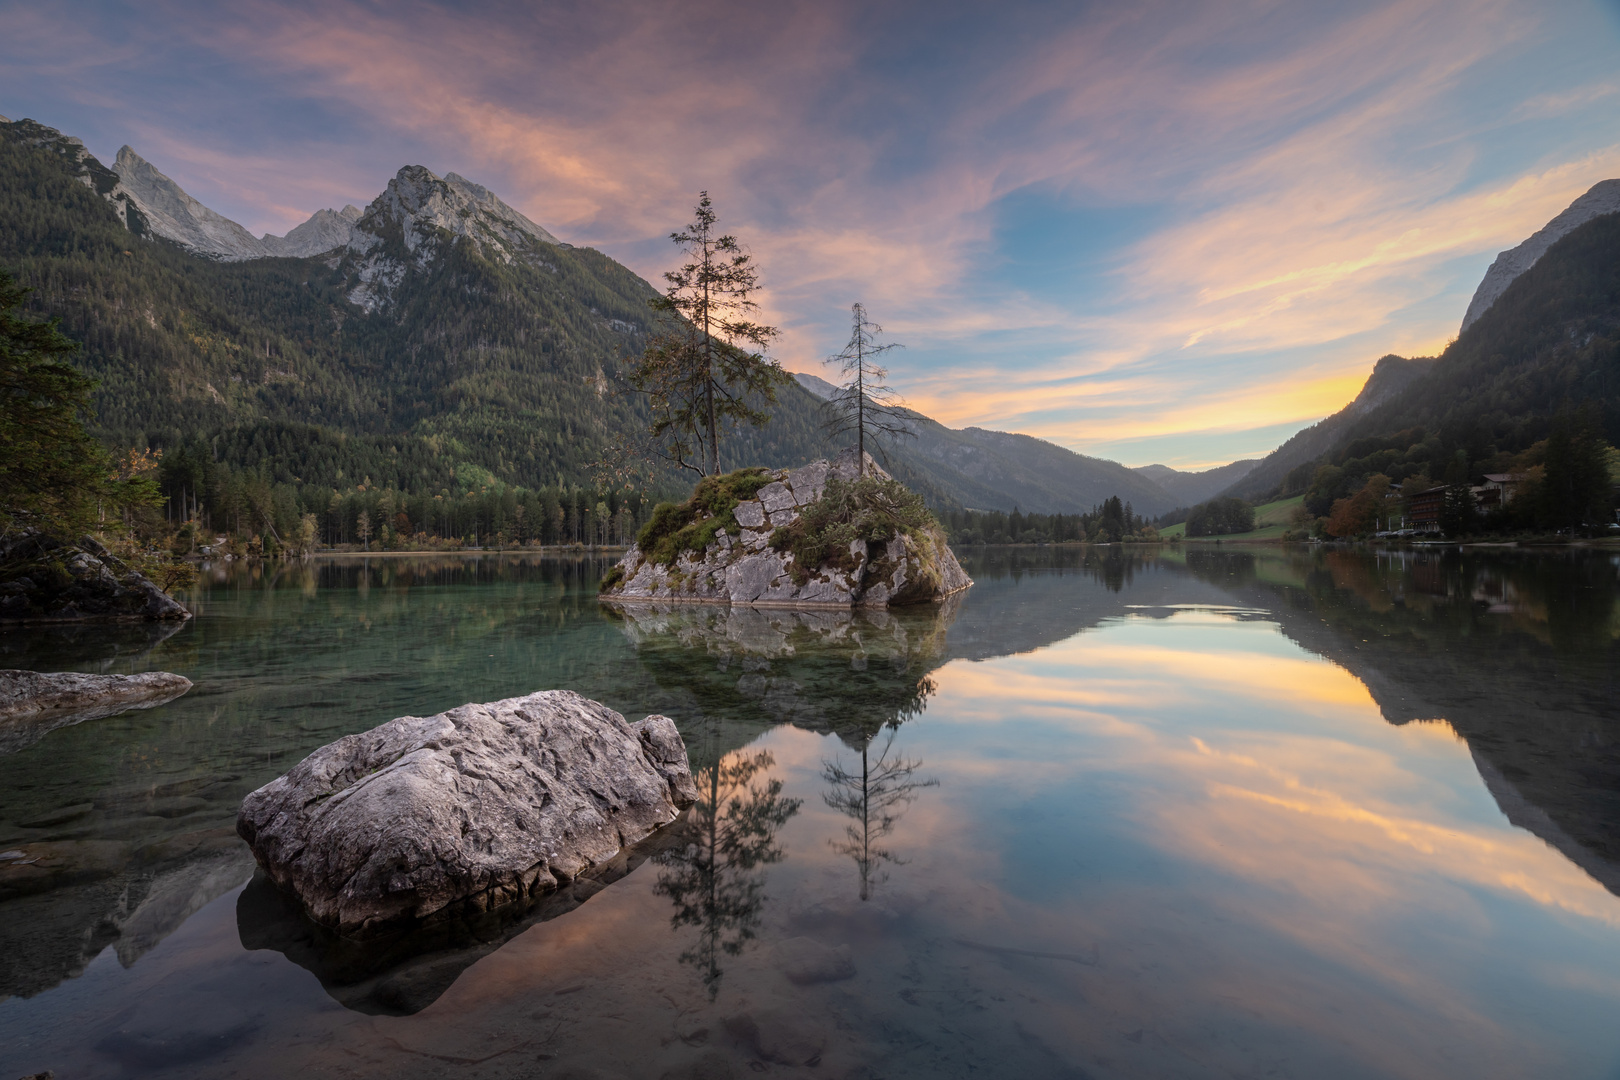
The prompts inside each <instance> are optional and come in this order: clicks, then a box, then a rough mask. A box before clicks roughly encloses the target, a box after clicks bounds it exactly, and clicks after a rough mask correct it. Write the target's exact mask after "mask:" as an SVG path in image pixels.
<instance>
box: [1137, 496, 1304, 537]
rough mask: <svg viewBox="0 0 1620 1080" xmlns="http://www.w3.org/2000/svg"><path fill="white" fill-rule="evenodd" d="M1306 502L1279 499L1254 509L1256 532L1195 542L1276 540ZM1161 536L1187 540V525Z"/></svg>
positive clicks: (1161, 532)
mask: <svg viewBox="0 0 1620 1080" xmlns="http://www.w3.org/2000/svg"><path fill="white" fill-rule="evenodd" d="M1304 501H1305V496H1303V495H1295V496H1294V497H1293V498H1292V499H1278V500H1277V501H1276V502H1269V503H1266V504H1265V505H1263V506H1257V507H1255V508H1254V530H1253V531H1252V532H1246V533H1228V534H1226V535H1224V536H1195V537H1193V539H1194V540H1275V539H1277V538H1278V537H1280V536H1281V535H1282V534H1283V533H1285V532H1287V531H1288V530H1289V529H1290V528H1291V527H1292V526H1291V523H1290V522H1289V517H1290V515H1292V513H1293V511H1294V507H1296V506H1298V505H1299V504H1300V503H1302V502H1304ZM1159 535H1160V536H1162V537H1164V538H1165V539H1166V540H1171V539H1175V540H1185V539H1187V523H1186V522H1185V521H1183V522H1181V523H1179V524H1176V525H1169V526H1166V527H1165V528H1163V529H1160V530H1159Z"/></svg>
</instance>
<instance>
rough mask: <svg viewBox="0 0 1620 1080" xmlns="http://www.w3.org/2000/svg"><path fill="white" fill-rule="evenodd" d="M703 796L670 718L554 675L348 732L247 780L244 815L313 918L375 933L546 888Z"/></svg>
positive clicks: (274, 868)
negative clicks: (268, 775)
mask: <svg viewBox="0 0 1620 1080" xmlns="http://www.w3.org/2000/svg"><path fill="white" fill-rule="evenodd" d="M696 800H697V789H696V788H695V787H694V786H693V784H692V773H691V767H690V765H689V764H688V762H687V758H686V747H685V745H684V744H683V743H682V742H681V737H680V733H679V732H677V731H676V729H675V724H674V722H673V721H672V720H670V719H669V718H668V717H665V716H649V717H647V718H646V719H644V720H641V721H639V722H638V723H634V724H631V723H627V722H626V721H625V719H624V717H623V716H621V715H619V714H618V713H616V712H614V711H613V710H612V709H609V708H607V707H606V706H605V705H602V704H600V703H598V702H595V701H591V700H589V699H587V698H584V697H581V696H580V695H578V694H576V693H573V692H572V691H568V690H547V691H542V692H540V693H536V694H530V695H528V696H527V697H520V698H508V699H506V700H504V701H494V702H490V703H488V704H483V705H463V706H461V707H459V708H455V709H451V710H449V711H448V712H443V713H440V714H438V715H437V716H430V717H418V716H402V717H399V718H398V719H396V720H390V721H389V722H388V723H386V724H383V725H381V726H380V727H376V728H373V729H371V730H370V731H366V732H362V733H360V734H358V735H350V736H347V737H345V738H342V739H339V740H338V741H337V742H335V743H331V744H330V745H328V746H324V747H322V748H321V749H319V750H317V751H315V752H314V753H313V754H311V755H310V756H309V757H307V758H305V759H304V760H303V761H302V762H300V763H299V764H298V765H296V766H294V767H293V769H292V771H290V772H289V773H287V774H286V775H285V776H282V777H280V778H279V779H277V780H274V781H272V782H270V783H269V784H266V785H265V786H264V787H262V788H259V789H258V790H257V791H255V792H253V793H251V794H250V795H248V797H247V798H246V799H244V800H243V802H242V809H241V811H240V813H239V814H238V815H237V820H236V828H237V832H238V833H240V834H241V836H242V838H243V839H244V840H246V841H247V842H248V844H249V846H250V847H252V848H253V853H254V855H255V856H256V857H257V858H258V860H259V864H260V865H261V866H262V867H264V869H265V872H266V873H267V874H268V876H269V877H270V879H271V880H272V881H274V882H275V883H276V884H277V885H279V886H281V887H282V888H284V889H287V890H289V891H290V892H292V893H293V894H294V895H296V896H297V897H298V898H299V900H300V901H301V902H302V903H303V904H304V906H305V908H306V910H307V911H308V913H309V915H310V917H311V918H312V919H314V920H315V921H316V922H318V923H320V924H322V925H324V926H328V927H331V928H333V929H336V930H337V931H338V932H339V933H343V934H351V935H352V934H369V933H373V932H379V931H384V930H390V929H394V928H397V927H398V926H399V925H400V924H402V923H408V922H411V921H413V920H423V919H428V918H433V917H440V916H447V915H449V914H451V913H453V912H452V909H454V912H456V913H465V912H466V911H485V910H489V909H493V908H497V907H501V906H504V905H506V904H509V903H514V902H518V901H524V900H532V899H533V898H534V897H535V896H537V895H539V894H541V893H543V892H545V891H547V890H549V889H552V888H555V887H557V886H558V885H559V884H561V883H563V882H568V881H572V880H573V879H574V878H576V877H579V876H580V875H581V874H582V873H584V872H586V871H588V870H590V869H591V868H593V867H596V866H598V865H600V864H602V863H605V862H607V861H608V860H610V859H612V858H613V857H614V856H615V855H616V854H617V853H618V852H619V851H620V849H621V848H624V847H626V846H628V845H631V844H634V843H636V842H637V841H639V840H641V839H643V838H645V837H646V836H648V835H650V834H651V833H652V832H653V831H654V830H656V829H658V828H659V827H660V826H663V825H667V824H668V823H670V822H671V821H674V820H675V818H676V817H677V816H678V815H679V813H680V811H681V810H683V809H685V808H686V807H687V806H690V805H691V804H692V803H693V802H695V801H696Z"/></svg>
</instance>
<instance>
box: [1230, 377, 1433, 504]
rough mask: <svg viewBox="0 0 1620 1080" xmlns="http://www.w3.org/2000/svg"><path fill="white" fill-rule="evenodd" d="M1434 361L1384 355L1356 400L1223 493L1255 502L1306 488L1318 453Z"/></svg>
mask: <svg viewBox="0 0 1620 1080" xmlns="http://www.w3.org/2000/svg"><path fill="white" fill-rule="evenodd" d="M1433 364H1434V361H1433V360H1432V359H1429V358H1426V357H1420V358H1418V359H1415V360H1408V359H1407V358H1405V357H1402V356H1396V355H1394V354H1393V353H1391V354H1390V355H1388V356H1385V357H1382V358H1381V359H1380V360H1379V361H1378V363H1376V364H1374V365H1373V371H1372V374H1371V375H1369V376H1367V381H1366V382H1365V383H1363V384H1362V387H1361V392H1360V393H1359V394H1357V395H1356V397H1355V400H1353V401H1351V402H1350V404H1348V405H1346V406H1345V407H1344V408H1342V409H1340V410H1339V411H1338V412H1336V413H1334V414H1333V415H1332V416H1330V417H1328V418H1327V419H1325V420H1321V421H1319V422H1317V423H1315V424H1313V425H1311V426H1310V427H1308V428H1306V429H1304V430H1303V431H1300V432H1298V433H1296V434H1295V435H1294V436H1293V437H1292V438H1290V439H1289V440H1288V441H1287V442H1285V443H1283V444H1282V445H1281V446H1279V447H1277V449H1275V450H1273V451H1272V452H1271V453H1269V454H1267V455H1266V456H1265V457H1263V458H1261V459H1260V462H1259V464H1257V465H1255V466H1254V467H1253V468H1251V469H1250V470H1249V471H1248V472H1247V473H1245V474H1244V475H1243V477H1242V478H1241V479H1239V480H1237V481H1236V482H1234V483H1233V484H1232V485H1231V486H1230V487H1228V488H1227V489H1226V490H1225V491H1223V492H1221V494H1223V495H1236V496H1238V497H1239V498H1244V499H1249V500H1251V501H1253V500H1255V499H1259V498H1264V497H1265V496H1266V495H1268V494H1271V493H1272V492H1276V491H1279V490H1281V491H1287V492H1289V493H1292V494H1297V493H1298V492H1299V491H1302V490H1304V487H1305V485H1306V484H1308V483H1309V482H1310V475H1309V474H1310V473H1314V472H1315V471H1316V463H1317V459H1318V458H1320V457H1321V456H1322V455H1324V454H1326V453H1328V452H1329V451H1330V450H1332V449H1333V448H1334V447H1335V446H1337V445H1338V444H1339V443H1340V442H1341V441H1343V439H1344V437H1345V432H1347V431H1349V430H1351V428H1352V427H1353V426H1354V425H1355V422H1356V421H1357V420H1358V419H1360V418H1361V417H1364V416H1367V415H1368V414H1370V413H1371V412H1372V411H1373V410H1375V409H1376V408H1378V407H1379V406H1380V405H1382V404H1384V403H1385V402H1387V401H1390V400H1392V399H1393V398H1395V397H1396V396H1397V395H1399V394H1401V393H1402V392H1403V391H1405V390H1406V388H1407V387H1409V386H1411V385H1412V384H1413V383H1414V382H1416V381H1417V380H1418V378H1419V377H1420V376H1422V375H1423V374H1424V373H1425V372H1427V371H1428V369H1429V368H1430V367H1431V366H1432V365H1433ZM1296 472H1297V474H1298V475H1295V474H1296Z"/></svg>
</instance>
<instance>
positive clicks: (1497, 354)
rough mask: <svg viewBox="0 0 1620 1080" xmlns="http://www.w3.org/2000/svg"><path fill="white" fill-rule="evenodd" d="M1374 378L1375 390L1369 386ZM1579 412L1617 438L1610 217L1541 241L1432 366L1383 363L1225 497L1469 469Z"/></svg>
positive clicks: (1618, 331) (1618, 344)
mask: <svg viewBox="0 0 1620 1080" xmlns="http://www.w3.org/2000/svg"><path fill="white" fill-rule="evenodd" d="M1375 386H1377V387H1379V388H1380V392H1379V393H1377V394H1371V391H1373V390H1374V388H1375ZM1576 413H1580V414H1581V415H1582V416H1583V417H1584V418H1585V419H1586V420H1587V421H1589V422H1591V423H1593V424H1595V425H1596V427H1597V428H1598V431H1597V432H1596V434H1598V435H1600V436H1601V437H1602V438H1604V439H1606V440H1607V441H1608V442H1610V443H1614V442H1617V441H1620V214H1605V215H1602V216H1599V217H1596V218H1593V219H1592V220H1590V221H1588V222H1586V223H1585V224H1584V225H1581V226H1579V227H1577V228H1575V229H1573V230H1571V231H1570V232H1569V233H1568V234H1566V235H1565V236H1564V237H1563V238H1562V239H1560V240H1558V241H1557V242H1556V243H1554V244H1552V245H1551V246H1550V247H1549V248H1548V249H1547V251H1546V252H1545V254H1543V255H1542V256H1541V258H1540V259H1539V260H1537V261H1536V263H1535V265H1533V266H1532V267H1530V268H1529V269H1528V270H1526V271H1524V272H1523V273H1522V274H1520V275H1519V276H1518V277H1517V278H1515V279H1514V280H1513V282H1512V283H1511V284H1510V285H1509V286H1508V287H1507V288H1506V289H1505V290H1504V291H1503V292H1502V294H1501V295H1500V296H1499V297H1498V298H1497V300H1496V302H1495V303H1493V304H1492V305H1491V306H1490V307H1489V308H1488V309H1487V310H1486V311H1485V312H1484V313H1483V314H1481V315H1479V316H1478V318H1476V319H1475V321H1474V322H1473V323H1472V324H1471V325H1469V327H1468V328H1467V329H1466V330H1464V331H1463V332H1462V334H1461V335H1459V336H1458V338H1457V339H1456V340H1455V341H1453V342H1452V343H1451V344H1450V345H1449V346H1448V347H1447V348H1446V350H1445V352H1444V353H1442V354H1441V355H1440V357H1439V358H1438V359H1436V360H1432V361H1431V360H1421V361H1410V360H1402V359H1400V358H1399V357H1385V358H1384V359H1383V360H1381V361H1379V366H1378V368H1377V369H1376V370H1375V371H1374V373H1373V377H1372V378H1371V379H1369V380H1368V383H1367V389H1364V390H1363V391H1362V394H1361V396H1360V397H1358V398H1357V399H1356V402H1354V403H1352V405H1350V406H1349V407H1347V408H1346V409H1344V410H1343V411H1341V412H1340V413H1338V414H1336V415H1334V416H1332V417H1329V418H1328V419H1327V420H1324V421H1322V423H1321V424H1318V425H1316V427H1313V428H1309V429H1307V430H1306V431H1303V432H1301V433H1300V434H1299V435H1296V436H1295V437H1294V438H1293V439H1291V440H1290V441H1289V442H1287V443H1285V444H1283V446H1282V447H1280V448H1279V449H1278V450H1277V451H1275V452H1274V453H1272V454H1271V456H1270V457H1268V458H1266V459H1265V461H1263V462H1262V463H1261V465H1260V466H1259V467H1258V468H1256V469H1255V471H1254V472H1253V473H1251V474H1250V475H1249V476H1248V477H1246V478H1245V479H1244V480H1243V481H1242V482H1241V483H1239V484H1237V485H1236V486H1234V487H1233V488H1232V489H1231V491H1232V493H1234V494H1239V495H1244V496H1246V497H1251V498H1252V497H1256V496H1262V495H1265V494H1270V493H1279V494H1297V493H1299V492H1301V491H1304V490H1305V489H1306V488H1307V487H1308V486H1310V485H1311V483H1312V478H1313V476H1314V475H1315V473H1316V470H1317V469H1318V468H1319V467H1320V466H1322V465H1332V466H1334V467H1335V468H1336V469H1338V470H1339V473H1338V478H1337V479H1336V480H1335V484H1334V490H1332V491H1322V492H1319V493H1318V494H1319V496H1320V498H1321V500H1323V501H1326V500H1329V499H1332V498H1338V497H1343V496H1344V495H1347V494H1349V493H1350V492H1351V491H1353V490H1356V488H1358V487H1359V485H1360V484H1361V483H1362V482H1364V481H1365V478H1366V477H1367V475H1369V474H1370V473H1372V472H1381V473H1384V474H1385V475H1388V476H1390V477H1391V478H1392V479H1394V480H1396V481H1400V480H1401V479H1403V478H1404V477H1407V476H1412V475H1416V474H1420V473H1422V474H1427V475H1430V476H1433V477H1434V478H1436V479H1441V478H1443V476H1444V474H1445V473H1446V472H1447V471H1448V469H1451V468H1452V467H1453V465H1456V466H1458V467H1461V468H1463V469H1464V471H1466V472H1467V473H1468V474H1469V475H1470V476H1471V477H1472V476H1477V474H1479V473H1481V472H1490V471H1502V470H1504V469H1505V468H1506V467H1507V465H1506V462H1507V460H1508V459H1509V458H1510V457H1511V455H1514V454H1517V453H1520V452H1522V451H1525V450H1527V449H1529V448H1530V447H1532V446H1533V445H1534V444H1536V443H1537V442H1539V441H1540V440H1543V439H1546V438H1547V437H1548V435H1549V434H1550V433H1551V431H1552V429H1553V427H1554V424H1555V423H1556V421H1557V418H1558V417H1559V416H1560V415H1561V414H1562V415H1574V414H1576Z"/></svg>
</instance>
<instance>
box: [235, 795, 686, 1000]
mask: <svg viewBox="0 0 1620 1080" xmlns="http://www.w3.org/2000/svg"><path fill="white" fill-rule="evenodd" d="M692 831H693V830H692V824H691V819H690V817H687V818H682V819H681V820H679V821H676V822H674V823H672V824H670V825H668V826H665V827H664V828H662V829H660V830H658V831H657V832H656V833H654V834H653V835H651V836H649V837H647V838H646V839H645V840H643V841H641V842H640V843H638V844H635V845H633V846H631V847H628V848H625V849H624V850H623V851H620V852H619V853H618V854H617V855H615V856H614V857H613V858H611V859H609V860H608V861H607V862H605V863H602V864H601V865H600V866H597V867H594V868H592V869H591V870H589V871H587V872H586V873H584V874H581V875H580V876H579V877H577V878H575V879H574V880H572V881H570V882H568V883H567V884H566V885H564V886H563V887H562V888H559V889H555V890H553V891H551V892H549V893H544V894H542V895H540V896H538V897H536V898H535V899H534V900H533V901H528V902H522V903H517V904H508V905H507V906H505V907H502V908H496V909H494V910H486V911H462V912H452V913H450V915H449V916H448V917H445V918H439V919H435V920H434V921H433V922H431V923H429V924H427V925H425V926H422V927H419V928H415V929H412V930H409V931H405V932H401V933H394V934H389V935H384V936H382V937H375V938H367V939H365V940H363V941H356V940H353V939H350V938H346V937H343V936H342V935H341V934H338V933H336V932H335V931H333V930H331V929H329V928H327V927H325V926H321V925H320V924H318V923H316V922H314V921H313V920H311V919H310V918H309V917H308V915H306V914H305V912H304V910H303V908H302V906H301V905H300V904H299V903H298V901H297V899H296V898H294V897H291V896H288V895H287V894H286V893H285V892H283V891H282V890H280V889H278V888H277V887H276V885H275V883H274V882H272V881H271V880H270V879H269V877H268V875H266V874H265V873H264V872H263V871H262V870H260V871H257V872H255V873H254V875H253V880H252V881H251V882H249V884H248V886H247V888H245V889H243V890H242V892H241V894H240V895H239V896H238V897H237V901H236V927H237V935H238V936H239V938H240V939H241V942H242V947H243V948H244V949H248V950H254V949H272V950H274V951H276V952H279V953H282V954H283V955H285V956H286V957H287V959H289V960H291V961H292V962H293V963H295V964H297V965H298V966H299V967H301V968H304V969H305V970H307V971H309V972H310V973H311V974H313V975H314V976H315V977H316V978H317V979H319V980H320V983H321V987H322V988H323V989H324V990H325V991H326V992H327V993H328V994H329V995H331V997H332V999H333V1000H334V1001H337V1002H338V1003H339V1004H341V1005H343V1006H344V1007H345V1008H348V1009H353V1010H355V1011H356V1012H361V1013H368V1014H372V1015H389V1016H409V1015H412V1014H414V1013H417V1012H420V1011H421V1010H423V1009H425V1008H427V1007H428V1006H429V1005H431V1004H433V1003H434V1002H435V1001H437V1000H438V999H439V997H440V996H441V995H442V994H443V993H444V992H445V990H447V989H449V987H450V985H451V984H452V983H454V982H455V981H456V979H457V978H459V977H460V975H461V973H462V972H463V971H466V970H467V969H468V968H469V967H471V966H472V965H473V964H475V963H477V962H478V961H479V960H480V959H482V958H483V957H485V956H488V955H489V954H490V953H492V952H494V951H496V950H497V949H499V948H500V947H501V946H502V945H505V944H506V943H507V942H509V941H511V940H512V939H513V938H515V937H517V936H518V935H519V934H521V933H523V932H524V931H526V930H528V929H529V928H530V927H533V926H537V925H539V924H541V923H544V922H547V921H549V920H551V919H555V918H558V917H560V916H562V915H566V914H568V913H569V912H571V911H573V910H574V909H576V908H578V907H579V906H580V905H581V904H583V903H585V902H586V901H587V900H589V899H590V898H591V897H593V896H596V895H597V894H598V893H600V892H601V891H602V890H603V889H605V888H607V887H608V886H609V885H611V884H613V883H614V882H616V881H618V880H620V879H621V878H623V877H625V876H626V875H628V874H630V873H631V872H632V871H634V870H635V869H636V868H637V867H639V866H640V865H641V864H642V863H644V862H646V861H647V860H648V859H649V858H654V857H656V856H659V855H660V854H661V853H665V852H668V851H671V850H674V849H678V848H683V847H684V846H685V845H686V844H687V843H688V842H689V840H690V837H691V836H692ZM251 861H252V860H251V857H250V858H249V862H250V863H251ZM239 880H240V879H238V881H239ZM233 884H234V883H233Z"/></svg>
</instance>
